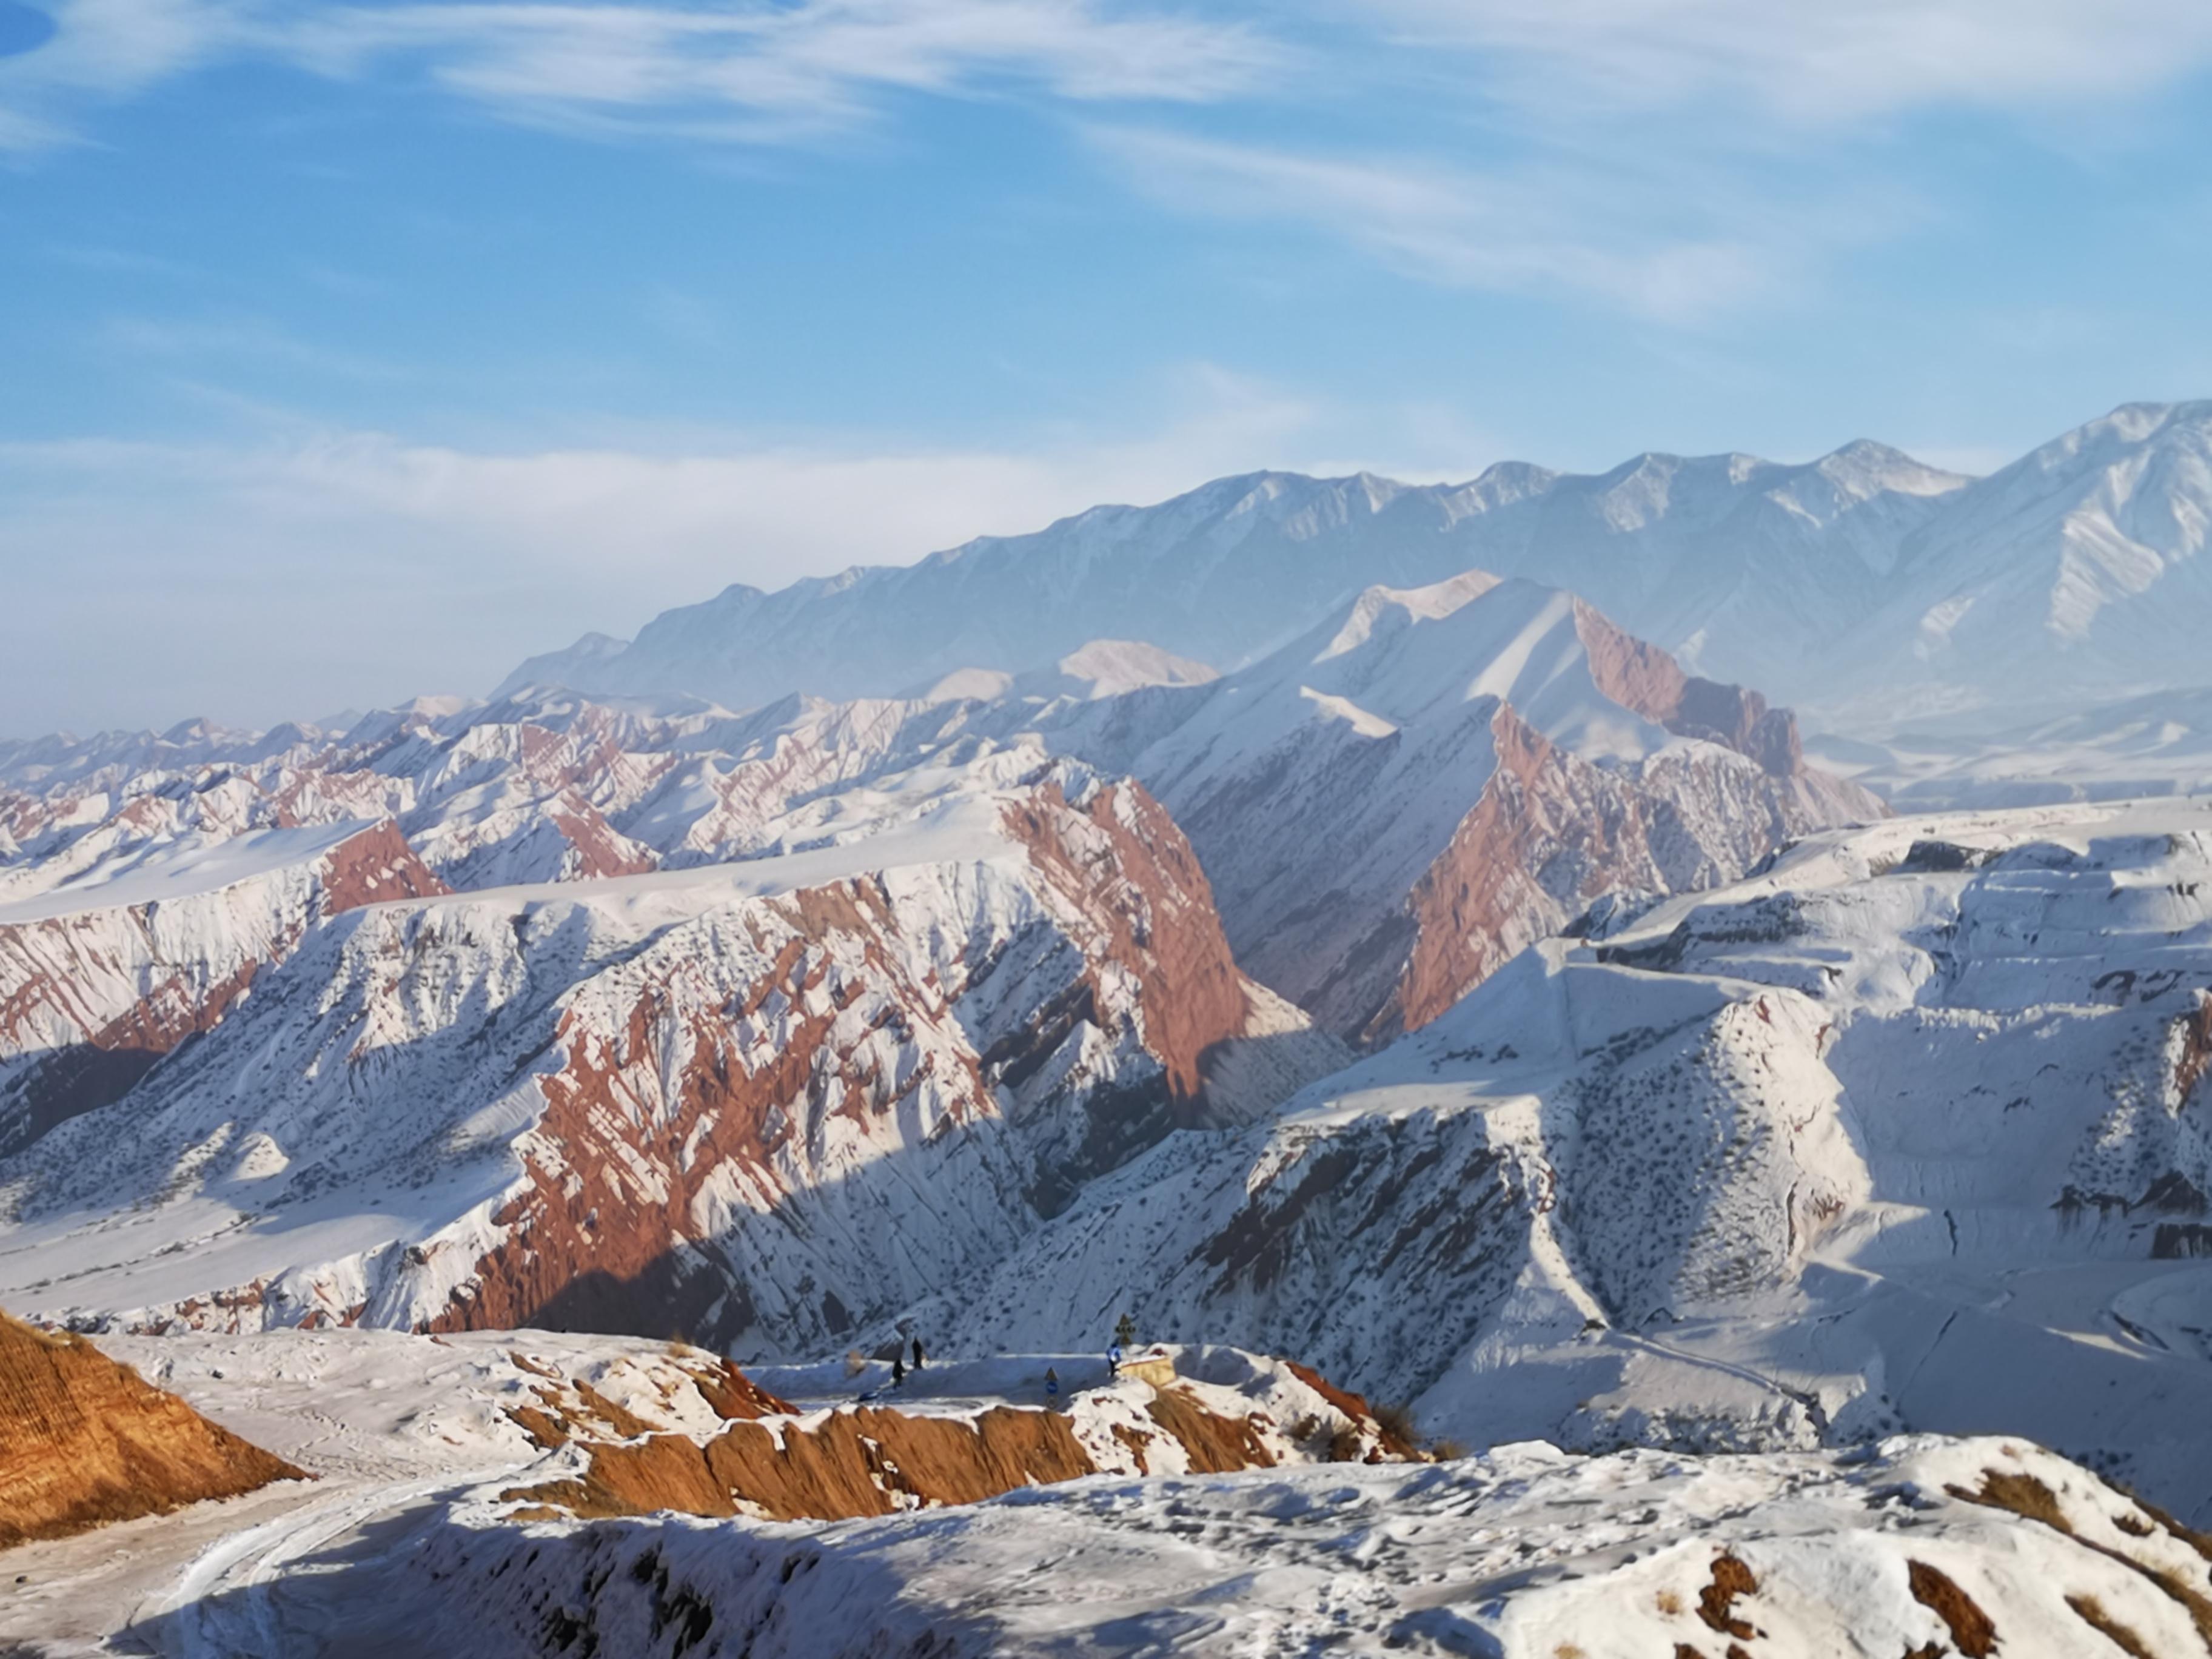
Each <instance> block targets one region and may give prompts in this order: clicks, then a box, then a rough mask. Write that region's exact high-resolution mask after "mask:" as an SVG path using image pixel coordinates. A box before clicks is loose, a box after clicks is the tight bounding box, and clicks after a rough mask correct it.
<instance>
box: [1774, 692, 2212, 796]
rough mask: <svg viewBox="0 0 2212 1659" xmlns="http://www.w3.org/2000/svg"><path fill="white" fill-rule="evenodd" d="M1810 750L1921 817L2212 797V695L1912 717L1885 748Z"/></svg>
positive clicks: (1818, 744) (1828, 738) (1824, 745)
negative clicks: (2045, 710)
mask: <svg viewBox="0 0 2212 1659" xmlns="http://www.w3.org/2000/svg"><path fill="white" fill-rule="evenodd" d="M2014 712H2015V714H2016V711H2014ZM1805 746H1806V750H1807V752H1808V756H1809V757H1811V758H1812V759H1813V761H1814V763H1815V764H1817V765H1819V766H1820V767H1821V768H1822V769H1824V770H1826V771H1828V772H1831V773H1832V774H1834V775H1838V776H1840V777H1848V778H1850V779H1851V780H1852V781H1854V782H1856V783H1858V784H1860V785H1862V786H1863V787H1866V788H1869V789H1872V790H1874V791H1875V792H1876V793H1879V794H1880V795H1881V796H1882V798H1883V799H1886V800H1889V801H1892V802H1894V803H1895V804H1896V805H1899V806H1900V807H1906V808H1914V809H1917V810H1920V811H1928V810H1929V809H1935V808H1942V807H1954V806H1955V807H1970V806H2034V805H2048V804H2051V803H2053V802H2057V801H2068V800H2126V799H2135V798H2139V797H2143V796H2149V795H2196V794H2203V793H2208V792H2212V688H2197V689H2188V688H2180V689H2174V690H2160V691H2153V692H2149V693H2147V694H2145V695H2144V696H2133V697H2120V698H2116V699H2112V700H2108V701H2104V702H2089V703H2087V704H2086V705H2084V706H2082V707H2081V708H2075V709H2073V710H2071V711H2069V712H2068V713H2066V714H2060V715H2057V716H2056V717H2050V718H2045V719H2041V720H2027V721H2025V722H2023V721H2021V720H2018V719H2017V718H2011V719H2005V718H2000V717H1998V715H1997V712H1996V711H1994V710H1985V711H1983V712H1981V713H1980V714H1978V715H1969V714H1959V715H1956V716H1954V717H1952V718H1951V719H1948V720H1943V719H1936V720H1916V721H1914V722H1912V723H1911V725H1909V726H1905V727H1903V728H1902V729H1899V730H1897V731H1893V732H1890V733H1889V734H1888V735H1887V736H1886V737H1884V738H1882V739H1881V741H1879V742H1875V741H1869V740H1868V739H1865V738H1838V737H1836V736H1833V735H1832V734H1822V735H1820V736H1817V737H1814V738H1808V739H1807V740H1806V745H1805Z"/></svg>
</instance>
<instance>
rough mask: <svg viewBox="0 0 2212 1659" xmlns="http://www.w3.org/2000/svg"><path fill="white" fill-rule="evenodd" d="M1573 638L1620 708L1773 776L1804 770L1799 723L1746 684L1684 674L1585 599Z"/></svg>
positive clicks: (1577, 607)
mask: <svg viewBox="0 0 2212 1659" xmlns="http://www.w3.org/2000/svg"><path fill="white" fill-rule="evenodd" d="M1575 633H1576V635H1577V636H1578V637H1579V638H1580V639H1581V641H1582V642H1583V649H1584V650H1585V651H1587V652H1588V653H1589V666H1590V676H1591V678H1593V679H1595V681H1596V682H1597V686H1598V690H1601V691H1602V692H1604V693H1605V695H1606V696H1608V697H1610V698H1612V699H1613V702H1617V703H1619V704H1620V706H1621V707H1622V708H1632V709H1633V710H1635V711H1636V712H1637V713H1638V714H1641V715H1643V716H1644V719H1646V720H1650V721H1652V722H1653V723H1654V724H1656V725H1659V726H1665V727H1666V728H1667V730H1668V731H1669V732H1674V734H1675V735H1676V736H1677V737H1684V738H1704V739H1705V741H1707V742H1708V743H1717V744H1721V745H1722V746H1723V747H1724V748H1728V749H1733V750H1735V751H1736V753H1738V754H1739V755H1744V756H1747V757H1750V758H1751V759H1753V760H1755V761H1757V762H1758V763H1759V765H1760V767H1761V768H1762V769H1765V770H1766V771H1768V772H1771V773H1772V774H1773V775H1775V776H1776V777H1782V778H1787V777H1795V776H1797V775H1801V774H1802V772H1803V771H1804V769H1805V751H1804V749H1803V746H1802V744H1800V742H1799V741H1798V737H1797V721H1796V717H1795V716H1794V715H1792V714H1790V711H1789V710H1788V709H1786V708H1768V707H1767V706H1766V699H1765V698H1764V697H1762V696H1759V693H1758V692H1756V691H1750V690H1745V689H1744V688H1743V687H1742V686H1740V685H1726V684H1722V683H1721V682H1720V681H1717V680H1708V679H1701V678H1698V677H1697V676H1695V675H1692V674H1688V673H1685V672H1684V671H1683V670H1682V666H1681V665H1680V663H1678V662H1676V661H1675V660H1674V658H1673V657H1672V656H1670V655H1669V654H1668V653H1666V652H1664V651H1662V650H1661V649H1660V648H1659V647H1657V646H1656V645H1652V644H1650V643H1648V642H1647V641H1643V640H1639V639H1637V638H1635V637H1634V636H1633V635H1630V634H1627V633H1625V632H1624V631H1622V630H1621V629H1620V628H1617V627H1615V626H1614V625H1613V623H1611V622H1609V621H1607V619H1606V618H1605V617H1603V616H1601V615H1600V614H1599V613H1598V611H1596V609H1595V607H1593V606H1591V605H1586V604H1585V603H1583V601H1582V600H1581V599H1577V600H1576V601H1575Z"/></svg>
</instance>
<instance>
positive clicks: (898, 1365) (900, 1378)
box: [891, 1354, 906, 1389]
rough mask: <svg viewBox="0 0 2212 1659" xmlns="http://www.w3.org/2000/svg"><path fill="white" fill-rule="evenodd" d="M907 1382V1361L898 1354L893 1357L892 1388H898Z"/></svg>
mask: <svg viewBox="0 0 2212 1659" xmlns="http://www.w3.org/2000/svg"><path fill="white" fill-rule="evenodd" d="M905 1381H906V1361H904V1360H903V1359H901V1358H899V1357H898V1356H897V1355H896V1354H893V1355H892V1356H891V1387H893V1388H895V1389H896V1388H897V1387H898V1386H899V1385H900V1384H901V1383H904V1382H905Z"/></svg>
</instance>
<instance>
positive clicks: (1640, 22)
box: [1357, 0, 2212, 125]
mask: <svg viewBox="0 0 2212 1659" xmlns="http://www.w3.org/2000/svg"><path fill="white" fill-rule="evenodd" d="M1357 15H1358V19H1359V21H1360V23H1361V25H1362V26H1363V27H1371V26H1372V25H1373V23H1374V21H1375V19H1376V17H1377V16H1378V15H1380V16H1381V17H1382V18H1383V19H1385V20H1387V21H1386V24H1385V27H1393V28H1395V32H1396V33H1397V36H1398V38H1399V40H1400V41H1401V44H1404V45H1407V46H1417V47H1419V48H1422V49H1425V50H1430V51H1433V50H1434V49H1436V48H1437V47H1438V46H1446V47H1461V48H1471V49H1473V50H1474V51H1475V52H1479V53H1482V54H1487V55H1488V56H1487V59H1486V61H1481V62H1479V63H1478V64H1477V65H1476V71H1475V72H1476V73H1477V74H1478V76H1480V78H1481V79H1483V80H1484V81H1485V82H1486V83H1487V84H1489V85H1490V86H1491V87H1492V88H1493V89H1508V90H1510V91H1512V92H1514V93H1516V94H1517V95H1518V96H1520V97H1521V99H1522V100H1523V101H1524V102H1527V103H1529V104H1536V103H1549V104H1557V103H1559V102H1560V101H1562V100H1565V101H1568V102H1571V103H1574V104H1577V105H1583V104H1587V103H1589V102H1592V101H1595V102H1597V103H1601V104H1604V105H1608V106H1614V107H1638V106H1669V105H1680V104H1683V103H1686V102H1688V101H1691V100H1698V99H1701V98H1705V97H1708V96H1711V95H1713V94H1721V95H1723V96H1725V97H1727V98H1729V99H1730V100H1735V101H1737V102H1739V103H1748V104H1753V105H1756V106H1759V109H1760V110H1761V111H1762V112H1763V113H1764V114H1765V115H1767V116H1769V117H1771V118H1777V119H1778V120H1779V121H1780V122H1782V123H1783V124H1784V125H1793V124H1813V125H1820V124H1826V123H1832V122H1838V121H1849V120H1853V119H1857V118H1864V117H1868V116H1875V115H1881V114H1885V113H1888V112H1896V111H1902V110H1909V109H1913V108H1918V107H1923V106H1944V105H1948V106H1967V107H1984V108H1988V107H2015V106H2057V105H2067V104H2081V103H2087V102H2094V101H2099V100H2111V99H2115V98H2124V97H2125V96H2127V95H2129V94H2135V93H2138V92H2142V91H2145V90H2148V89H2151V88H2157V87H2160V86H2164V85H2167V84H2170V83H2172V82H2176V81H2178V80H2179V79H2181V78H2183V77H2185V76H2190V75H2192V74H2196V73H2199V72H2201V71H2203V70H2205V69H2206V68H2207V66H2208V65H2212V6H2208V5H2206V4H2205V3H2204V0H2100V3H2097V4H2094V5H2089V4H2084V3H2082V0H1381V3H1380V5H1379V7H1378V6H1377V5H1376V3H1374V0H1367V3H1363V4H1361V5H1360V6H1359V8H1358V14H1357Z"/></svg>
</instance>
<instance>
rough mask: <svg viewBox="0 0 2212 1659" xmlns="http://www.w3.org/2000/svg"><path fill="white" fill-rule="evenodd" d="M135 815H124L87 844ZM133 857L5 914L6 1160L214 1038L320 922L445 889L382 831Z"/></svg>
mask: <svg viewBox="0 0 2212 1659" xmlns="http://www.w3.org/2000/svg"><path fill="white" fill-rule="evenodd" d="M134 805H135V803H134ZM131 816H132V808H131V807H130V806H126V807H125V809H124V810H123V811H122V812H120V813H119V814H118V819H117V820H116V821H111V822H110V823H107V824H105V825H102V826H101V827H100V830H97V831H95V832H94V836H89V837H86V838H84V839H105V838H106V835H107V832H110V831H118V830H119V829H120V827H121V826H120V822H119V821H120V820H122V819H127V818H129V817H131ZM79 846H80V848H81V846H82V842H80V843H79ZM118 866H119V867H118ZM24 873H26V874H28V873H29V872H24ZM91 875H92V877H93V878H89V879H86V880H83V881H82V882H80V883H78V884H75V885H73V886H70V887H68V888H65V889H61V890H47V891H45V892H40V893H37V894H36V895H35V896H31V897H27V898H19V899H16V900H15V901H14V902H0V1155H4V1154H6V1153H8V1152H13V1151H15V1150H17V1149H19V1148H21V1147H23V1146H27V1145H29V1144H30V1143H31V1142H32V1141H33V1140H35V1139H38V1138H39V1136H40V1135H42V1134H44V1133H46V1131H47V1130H48V1129H50V1128H52V1127H53V1126H54V1125H56V1124H58V1123H60V1122H62V1121H64V1120H66V1119H68V1118H70V1117H73V1116H76V1115H77V1114H79V1113H81V1112H85V1111H89V1110H91V1109H93V1108H94V1107H97V1106H102V1105H106V1103H108V1102H110V1101H112V1100H114V1099H116V1098H118V1097H119V1096H121V1095H122V1094H123V1093H124V1092H125V1091H127V1090H128V1089H130V1088H131V1085H134V1084H135V1083H137V1081H138V1079H140V1078H142V1077H143V1076H144V1075H145V1074H146V1073H147V1072H148V1071H149V1069H150V1068H151V1067H152V1066H154V1064H155V1062H156V1061H157V1060H160V1059H161V1057H162V1056H163V1055H165V1054H168V1053H169V1052H170V1051H171V1050H172V1049H173V1048H176V1047H177V1046H178V1045H179V1043H182V1042H185V1040H186V1039H187V1038H189V1037H191V1036H195V1035H197V1034H198V1033H200V1032H202V1031H204V1030H209V1029H210V1028H211V1027H212V1026H214V1025H216V1024H218V1023H219V1022H220V1021H221V1020H222V1018H223V1016H224V1015H225V1014H226V1013H227V1012H228V1011H229V1010H230V1008H231V1006H233V1005H234V1003H236V1002H238V1001H240V1000H242V999H243V998H244V997H245V996H246V994H247V992H248V990H249V989H250V987H252V982H253V980H254V977H255V975H256V974H257V973H258V972H259V970H260V969H262V968H263V967H264V966H266V965H269V964H271V963H277V962H281V961H283V959H284V958H285V957H288V956H289V955H290V954H291V952H292V951H294V950H295V949H296V948H297V947H298V945H299V944H300V942H301V939H303V938H305V937H306V935H307V933H308V932H309V931H310V929H311V928H313V927H314V925H315V924H317V923H318V922H319V921H323V920H324V919H325V918H327V917H331V916H335V915H340V914H342V913H343V912H344V911H347V910H350V909H353V908H357V907H359V906H361V905H363V904H369V903H374V902H380V901H384V900H389V899H402V898H412V897H419V896H425V895H428V894H434V893H441V892H443V891H444V890H445V887H444V884H442V883H441V882H440V881H439V880H438V878H436V877H435V875H433V874H431V873H430V872H429V871H428V870H427V869H426V868H424V867H423V866H422V861H421V860H418V859H416V856H415V854H414V852H413V850H412V849H411V848H409V846H408V845H407V843H406V842H405V840H404V839H403V838H402V837H401V836H400V835H399V833H398V830H397V829H395V828H394V827H393V825H392V823H391V822H390V820H388V819H387V820H385V821H384V822H382V823H359V822H352V821H347V820H343V819H341V820H338V821H337V822H335V823H325V824H321V825H318V826H315V827H313V828H298V829H247V830H245V831H244V832H243V833H240V834H239V835H237V836H234V837H233V838H231V839H228V840H224V841H218V842H198V841H197V840H188V841H186V842H183V843H179V842H174V841H170V842H166V843H153V844H146V843H141V844H139V845H138V847H137V856H136V857H133V858H130V859H127V860H112V861H111V862H110V863H106V864H101V865H95V866H92V870H91Z"/></svg>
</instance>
